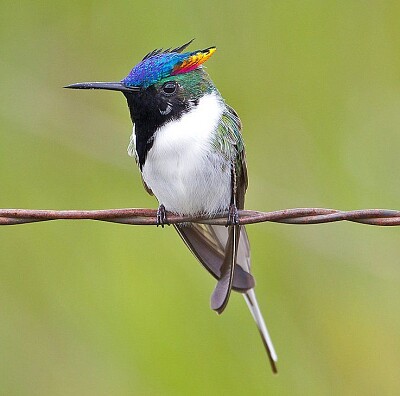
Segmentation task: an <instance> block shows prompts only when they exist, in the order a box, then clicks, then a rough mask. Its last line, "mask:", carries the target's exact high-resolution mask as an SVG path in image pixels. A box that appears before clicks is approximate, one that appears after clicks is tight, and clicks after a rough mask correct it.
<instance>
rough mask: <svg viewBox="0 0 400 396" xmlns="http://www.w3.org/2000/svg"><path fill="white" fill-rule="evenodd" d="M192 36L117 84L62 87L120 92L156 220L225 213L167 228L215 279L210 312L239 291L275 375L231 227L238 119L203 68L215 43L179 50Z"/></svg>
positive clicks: (237, 180) (238, 174) (238, 184)
mask: <svg viewBox="0 0 400 396" xmlns="http://www.w3.org/2000/svg"><path fill="white" fill-rule="evenodd" d="M192 41H193V39H192V40H190V41H189V42H187V43H185V44H183V45H181V46H179V47H177V48H173V49H172V48H168V49H165V50H163V49H156V50H154V51H152V52H150V53H148V54H147V55H146V56H145V57H144V58H143V59H142V61H141V62H140V63H138V64H137V65H136V66H135V67H134V68H133V69H132V70H131V71H130V73H129V74H128V75H127V76H126V77H125V78H124V79H122V80H121V81H117V82H83V83H75V84H71V85H68V86H66V87H65V88H73V89H103V90H111V91H119V92H122V94H123V95H124V96H125V98H126V101H127V104H128V108H129V113H130V117H131V120H132V123H133V132H132V135H131V137H130V142H129V146H128V154H129V155H130V156H133V157H134V158H135V160H136V163H137V165H138V167H139V169H140V172H141V177H142V182H143V185H144V188H145V189H146V191H147V192H148V193H149V194H150V195H154V196H155V197H156V199H157V200H158V203H159V207H158V210H157V225H161V226H162V227H163V226H164V225H165V224H168V212H170V213H175V214H179V215H186V216H209V217H212V216H215V215H218V214H221V213H226V216H227V221H226V226H223V225H210V224H199V223H181V224H175V225H174V227H175V229H176V231H177V232H178V234H179V235H180V237H181V238H182V239H183V241H184V242H185V244H186V245H187V247H188V248H189V249H190V251H191V252H192V253H193V255H194V256H195V257H196V258H197V259H198V260H199V261H200V263H201V264H202V265H203V266H204V268H205V269H206V270H208V272H209V273H210V274H211V275H212V276H213V277H214V278H215V279H216V280H217V283H216V286H215V289H214V291H213V293H212V296H211V308H212V309H213V310H215V311H216V312H217V313H219V314H220V313H222V312H223V311H224V309H225V307H226V306H227V304H228V301H229V297H230V293H231V290H234V291H236V292H239V293H241V294H242V295H243V297H244V299H245V301H246V303H247V305H248V308H249V309H250V312H251V314H252V316H253V318H254V320H255V322H256V324H257V327H258V330H259V333H260V335H261V338H262V341H263V344H264V347H265V349H266V351H267V355H268V358H269V361H270V363H271V367H272V371H273V372H274V373H276V372H277V365H276V363H277V354H276V352H275V349H274V346H273V344H272V341H271V338H270V336H269V333H268V330H267V327H266V325H265V321H264V319H263V316H262V314H261V311H260V308H259V305H258V302H257V299H256V295H255V292H254V286H255V281H254V277H253V276H252V274H251V270H250V244H249V239H248V236H247V232H246V229H245V227H244V226H243V225H240V224H239V216H238V209H243V208H244V200H245V193H246V189H247V185H248V178H247V167H246V157H245V148H244V143H243V138H242V134H241V129H242V124H241V121H240V119H239V117H238V115H237V113H236V111H235V110H234V109H233V108H232V107H230V106H229V105H228V104H227V103H226V102H225V100H224V99H223V98H222V96H221V94H220V93H219V91H218V89H217V88H216V87H215V85H214V83H213V82H212V80H211V78H210V76H209V75H208V73H207V72H206V70H205V68H204V66H203V63H204V62H205V61H207V60H208V59H209V58H210V57H211V56H212V55H213V54H214V53H215V51H216V47H209V48H206V49H202V50H196V51H185V50H186V49H187V47H188V46H189V45H190V44H191V43H192Z"/></svg>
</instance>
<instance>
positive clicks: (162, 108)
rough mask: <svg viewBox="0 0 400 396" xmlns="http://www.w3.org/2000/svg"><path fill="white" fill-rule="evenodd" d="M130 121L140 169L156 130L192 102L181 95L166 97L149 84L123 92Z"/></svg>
mask: <svg viewBox="0 0 400 396" xmlns="http://www.w3.org/2000/svg"><path fill="white" fill-rule="evenodd" d="M124 95H125V97H126V100H127V102H128V107H129V112H130V116H131V119H132V123H133V124H134V125H135V135H136V141H135V146H136V153H137V157H138V162H139V167H140V169H141V170H142V168H143V165H144V163H145V162H146V157H147V153H148V152H149V150H150V149H151V148H152V146H153V143H154V137H155V136H154V135H155V133H156V131H157V130H158V129H159V128H160V127H162V126H163V125H164V124H166V123H167V122H170V121H172V120H177V119H179V118H180V117H182V115H183V114H185V113H187V112H188V111H189V109H190V107H191V105H193V104H194V103H192V102H188V101H186V100H185V99H184V98H182V97H178V96H172V97H166V96H165V95H163V94H162V93H160V92H158V91H157V90H156V88H155V87H154V86H151V87H149V88H147V89H145V90H142V91H140V92H138V93H126V92H124Z"/></svg>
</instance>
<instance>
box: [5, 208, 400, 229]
mask: <svg viewBox="0 0 400 396" xmlns="http://www.w3.org/2000/svg"><path fill="white" fill-rule="evenodd" d="M238 214H239V224H242V225H244V224H254V223H263V222H273V223H285V224H321V223H332V222H337V221H351V222H355V223H362V224H369V225H375V226H399V225H400V211H398V210H391V209H361V210H352V211H343V210H336V209H324V208H295V209H284V210H276V211H272V212H260V211H254V210H239V212H238ZM226 216H227V214H226V213H221V214H218V215H217V216H212V217H209V216H196V217H193V216H179V215H176V214H173V213H169V212H167V219H168V222H169V224H179V223H187V222H193V223H203V224H215V225H225V224H226ZM51 220H97V221H106V222H112V223H120V224H131V225H156V224H157V211H156V210H154V209H135V208H131V209H129V208H127V209H104V210H31V209H0V225H18V224H26V223H35V222H42V221H51Z"/></svg>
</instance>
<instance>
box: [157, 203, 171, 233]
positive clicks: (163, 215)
mask: <svg viewBox="0 0 400 396" xmlns="http://www.w3.org/2000/svg"><path fill="white" fill-rule="evenodd" d="M156 224H157V227H158V226H161V227H162V228H164V225H169V222H168V219H167V211H166V210H165V206H164V205H163V204H161V205H160V206H159V207H158V209H157V222H156Z"/></svg>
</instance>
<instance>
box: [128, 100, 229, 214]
mask: <svg viewBox="0 0 400 396" xmlns="http://www.w3.org/2000/svg"><path fill="white" fill-rule="evenodd" d="M223 109H224V103H223V102H222V101H221V99H220V97H219V96H217V95H216V94H214V93H213V94H208V95H205V96H203V97H202V98H201V99H200V100H199V103H198V105H197V106H196V107H195V108H194V109H192V111H190V112H189V113H186V114H184V115H183V116H182V117H181V118H180V119H179V120H175V121H171V122H169V123H167V124H165V125H164V126H162V127H161V128H160V129H158V130H157V131H156V133H155V136H154V143H153V146H152V148H151V149H150V150H149V152H148V154H147V158H146V162H145V164H144V166H143V168H142V175H143V179H144V181H145V182H146V184H147V185H148V186H149V187H150V188H151V190H152V191H153V193H154V195H155V196H156V197H157V199H158V201H159V203H160V204H163V205H164V206H165V208H166V209H167V210H169V211H172V212H176V213H180V214H196V213H203V212H204V213H215V212H218V211H220V210H225V209H227V207H228V206H229V202H230V186H231V184H230V177H231V174H230V164H229V162H228V161H227V160H226V159H225V158H224V157H223V156H222V155H221V154H220V153H217V152H215V150H214V149H213V148H212V138H213V135H214V133H215V131H216V128H217V125H218V122H219V120H220V118H221V115H222V112H223ZM134 142H135V130H133V134H132V138H131V144H130V146H129V149H128V151H129V152H130V154H131V155H132V154H133V151H134V150H133V148H134V147H133V145H134Z"/></svg>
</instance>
